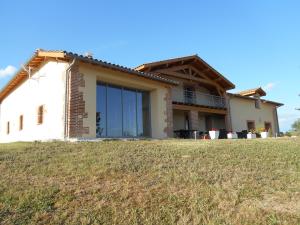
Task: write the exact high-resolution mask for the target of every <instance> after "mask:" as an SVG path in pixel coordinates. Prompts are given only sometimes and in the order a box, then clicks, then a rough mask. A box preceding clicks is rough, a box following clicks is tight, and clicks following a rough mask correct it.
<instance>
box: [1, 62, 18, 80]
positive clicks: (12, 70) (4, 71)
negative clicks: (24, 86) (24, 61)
mask: <svg viewBox="0 0 300 225" xmlns="http://www.w3.org/2000/svg"><path fill="white" fill-rule="evenodd" d="M16 71H17V68H16V67H14V66H11V65H8V66H7V67H6V68H4V69H0V78H3V77H8V76H11V75H13V74H14V73H15V72H16Z"/></svg>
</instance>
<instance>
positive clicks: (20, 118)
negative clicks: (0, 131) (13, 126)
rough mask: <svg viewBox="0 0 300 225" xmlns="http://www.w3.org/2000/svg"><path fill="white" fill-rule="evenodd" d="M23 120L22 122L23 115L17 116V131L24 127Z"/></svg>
mask: <svg viewBox="0 0 300 225" xmlns="http://www.w3.org/2000/svg"><path fill="white" fill-rule="evenodd" d="M23 122H24V116H23V115H20V116H19V131H21V130H23V128H24V126H23V125H24V124H23Z"/></svg>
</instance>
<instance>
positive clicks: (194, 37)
mask: <svg viewBox="0 0 300 225" xmlns="http://www.w3.org/2000/svg"><path fill="white" fill-rule="evenodd" d="M299 12H300V1H298V0H294V1H292V0H284V1H282V0H264V1H261V0H251V1H250V0H248V1H246V0H245V1H240V0H226V1H223V0H206V1H203V0H197V1H196V0H194V1H192V0H185V1H182V0H165V1H162V0H160V1H159V0H151V1H149V0H139V1H138V0H127V1H121V0H119V1H117V0H109V1H108V0H107V1H101V0H98V1H96V0H94V1H92V0H85V1H75V0H73V1H68V0H65V1H61V0H59V1H58V0H51V1H32V0H26V1H14V0H1V1H0V29H1V31H0V88H2V87H3V86H4V85H5V84H6V83H7V81H8V80H9V79H10V78H11V76H12V75H13V74H14V73H15V71H16V69H19V68H20V65H21V64H22V63H25V62H26V61H27V60H28V58H30V56H31V55H32V54H33V52H34V51H35V50H36V49H38V48H42V49H47V50H67V51H73V52H76V53H80V54H84V53H86V52H92V53H93V56H94V58H99V59H102V60H106V61H109V62H112V63H117V64H121V65H124V66H128V67H135V66H137V65H139V64H142V63H145V62H151V61H156V60H163V59H168V58H173V57H180V56H186V55H191V54H198V55H199V56H200V57H201V58H202V59H204V60H205V61H206V62H207V63H209V64H210V65H211V66H213V67H214V68H215V69H216V70H218V71H219V72H220V73H221V74H223V75H224V76H226V77H227V78H228V79H229V80H230V81H232V82H233V83H234V84H235V85H236V89H235V90H231V92H237V91H241V90H245V89H249V88H254V87H260V86H261V87H263V88H264V89H265V90H266V91H267V96H266V97H265V98H266V99H268V100H273V101H277V102H282V103H284V104H285V105H284V106H283V107H281V108H279V110H278V114H279V122H280V128H281V130H282V131H286V130H289V129H290V127H291V124H292V122H293V121H295V120H296V119H297V118H300V111H297V110H295V108H296V107H300V96H298V95H299V94H300V41H299V40H300V13H299Z"/></svg>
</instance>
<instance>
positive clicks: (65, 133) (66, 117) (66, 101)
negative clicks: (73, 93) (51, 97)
mask: <svg viewBox="0 0 300 225" xmlns="http://www.w3.org/2000/svg"><path fill="white" fill-rule="evenodd" d="M75 62H76V58H74V59H73V61H72V62H71V63H70V65H69V66H68V68H67V69H66V84H65V87H66V89H65V113H64V114H65V115H64V125H65V126H64V138H65V139H66V138H68V134H69V121H68V117H69V112H68V106H69V75H70V71H71V69H72V66H73V65H74V64H75Z"/></svg>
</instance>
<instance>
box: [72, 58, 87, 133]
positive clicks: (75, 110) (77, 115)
mask: <svg viewBox="0 0 300 225" xmlns="http://www.w3.org/2000/svg"><path fill="white" fill-rule="evenodd" d="M84 87H85V81H84V75H83V74H81V73H79V65H78V64H75V65H73V67H72V69H71V71H70V74H69V105H68V137H70V138H80V137H83V134H89V127H84V126H83V119H84V118H87V117H88V113H87V112H86V111H85V101H84V99H83V92H82V90H80V89H82V88H84Z"/></svg>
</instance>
